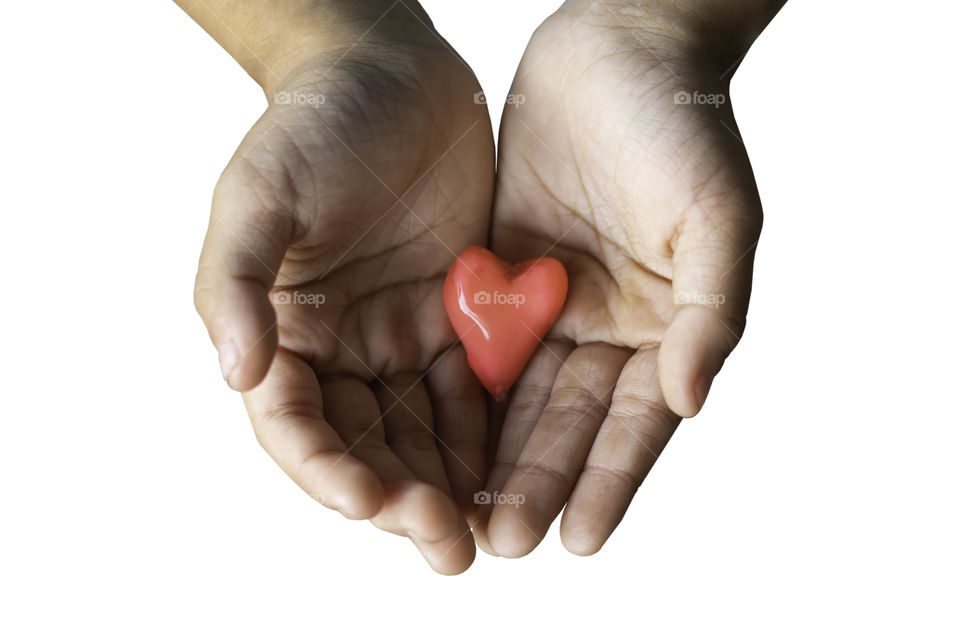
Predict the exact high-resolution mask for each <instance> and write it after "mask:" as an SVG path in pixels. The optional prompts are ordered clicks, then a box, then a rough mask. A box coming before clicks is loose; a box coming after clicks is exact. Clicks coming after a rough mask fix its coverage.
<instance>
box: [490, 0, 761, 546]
mask: <svg viewBox="0 0 960 640" xmlns="http://www.w3.org/2000/svg"><path fill="white" fill-rule="evenodd" d="M653 4H654V3H647V4H645V5H642V6H650V5H653ZM667 4H669V3H667ZM636 5H637V3H616V2H600V3H588V2H577V1H571V2H568V3H567V4H566V5H565V6H564V8H563V9H561V10H560V11H559V12H558V13H556V14H555V15H554V16H552V17H551V18H549V19H548V20H547V21H546V22H545V23H544V24H543V25H542V26H541V27H540V28H539V29H538V31H537V32H536V34H535V35H534V37H533V38H532V40H531V42H530V44H529V46H528V48H527V50H526V53H525V54H524V57H523V60H522V62H521V64H520V67H519V70H518V72H517V76H516V79H515V81H514V85H513V88H512V92H511V98H512V99H511V100H509V101H508V105H507V107H506V108H505V111H504V116H503V124H502V128H501V136H500V145H501V146H500V162H499V165H498V178H497V190H496V197H495V202H494V214H493V215H494V220H493V232H492V247H493V250H494V251H495V252H496V253H497V254H499V255H501V256H502V257H504V258H505V259H508V260H510V261H517V260H522V259H527V258H532V257H536V256H539V255H550V256H553V257H555V258H557V259H559V260H561V261H562V262H563V263H564V264H565V266H566V268H567V270H568V274H569V278H570V290H569V295H568V299H567V303H566V306H565V307H564V311H563V313H562V314H561V316H560V318H559V320H558V322H557V324H556V326H555V327H554V329H553V330H552V331H551V332H550V333H549V334H548V336H547V338H546V339H545V340H544V341H543V345H542V346H541V348H540V349H539V351H538V352H537V353H536V354H535V356H534V358H533V359H532V361H531V362H530V364H529V365H528V367H527V369H526V370H525V372H524V374H523V375H522V377H521V378H520V380H519V381H518V383H517V384H516V385H515V387H514V390H513V393H512V396H511V398H510V400H509V405H508V408H507V411H506V416H505V419H504V421H503V424H502V433H501V435H500V442H499V448H498V450H497V453H496V461H495V463H494V466H493V468H492V470H491V474H490V478H489V480H488V484H487V491H489V492H490V493H491V494H494V492H499V495H498V496H497V499H496V500H495V502H499V504H493V505H491V506H487V507H484V508H482V509H481V510H480V513H479V522H478V523H477V526H476V528H475V530H474V533H475V536H476V538H477V542H478V544H480V545H481V546H482V547H483V548H485V549H486V550H488V551H489V552H491V553H495V554H499V555H504V556H511V557H515V556H520V555H524V554H526V553H528V552H529V551H531V550H532V549H533V548H534V547H535V546H536V545H537V544H538V543H539V541H540V540H541V539H542V538H543V536H544V535H545V533H546V531H547V530H548V528H549V526H550V524H551V523H552V521H553V520H554V519H555V518H556V517H557V515H558V514H559V513H560V511H561V509H563V508H564V505H566V508H565V511H564V515H563V519H562V522H561V525H560V535H561V537H562V540H563V543H564V545H565V546H566V547H567V548H568V549H569V550H570V551H572V552H574V553H577V554H590V553H594V552H596V551H597V550H598V549H599V548H600V547H601V546H602V545H603V544H604V542H605V541H606V540H607V538H608V537H609V535H610V534H611V533H612V531H613V530H614V528H615V527H616V526H617V524H618V523H619V522H620V520H621V518H622V517H623V514H624V513H625V511H626V509H627V507H628V505H629V503H630V501H631V499H632V497H633V495H634V493H635V492H636V490H637V488H638V486H639V485H640V483H641V482H642V481H643V479H644V477H645V476H646V474H647V473H648V471H649V470H650V468H651V466H652V465H653V464H654V462H655V461H656V459H657V457H658V456H659V455H660V453H661V451H662V450H663V448H664V446H665V445H666V443H667V441H668V439H669V438H670V437H671V435H672V433H673V432H674V430H675V428H676V427H677V425H678V423H679V422H680V419H681V418H680V416H692V415H694V414H696V413H697V412H698V411H699V409H700V408H701V406H702V405H703V403H704V399H705V398H706V395H707V392H708V390H709V388H710V384H711V381H712V380H713V377H714V375H715V374H716V373H717V371H718V370H719V369H720V366H721V365H722V364H723V361H724V359H725V358H726V357H727V355H728V354H729V353H730V352H731V350H732V349H733V348H734V346H735V345H736V344H737V342H738V340H739V339H740V336H741V334H742V332H743V328H744V322H745V314H746V309H747V302H748V297H749V293H750V282H751V271H752V263H753V252H754V248H755V246H756V242H757V238H758V234H759V231H760V225H761V208H760V203H759V198H758V195H757V190H756V186H755V183H754V178H753V175H752V171H751V169H750V165H749V162H748V160H747V155H746V153H745V150H744V146H743V144H742V142H741V140H740V138H739V134H738V130H737V127H736V124H735V123H734V119H733V113H732V111H731V108H730V103H729V99H728V98H727V95H728V93H727V87H728V79H729V74H730V72H732V68H731V66H732V65H735V64H736V62H737V58H736V57H733V58H732V59H731V58H730V57H728V56H723V55H715V56H713V55H709V52H704V51H702V50H700V49H698V45H699V42H697V40H696V37H695V36H692V35H691V36H688V33H690V32H689V31H688V30H687V28H686V25H681V24H679V23H674V22H672V21H671V20H670V19H669V17H668V16H664V15H656V16H653V15H641V14H640V12H641V9H639V8H637V6H636ZM744 50H745V49H744ZM495 495H496V494H495Z"/></svg>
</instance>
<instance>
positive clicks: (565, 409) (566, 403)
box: [548, 385, 608, 423]
mask: <svg viewBox="0 0 960 640" xmlns="http://www.w3.org/2000/svg"><path fill="white" fill-rule="evenodd" d="M550 406H551V408H549V409H548V411H550V412H552V413H560V414H562V415H564V416H571V415H572V416H573V417H574V418H575V420H576V423H580V422H582V421H584V420H587V421H588V422H599V421H600V420H602V419H603V417H604V416H605V415H607V410H608V407H607V404H606V403H605V402H604V401H603V398H600V397H598V396H597V395H596V394H594V393H593V392H592V391H591V390H590V389H587V388H585V387H581V386H577V385H565V386H560V387H557V388H556V389H554V391H553V394H552V396H551V398H550Z"/></svg>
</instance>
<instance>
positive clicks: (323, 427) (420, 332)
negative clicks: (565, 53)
mask: <svg viewBox="0 0 960 640" xmlns="http://www.w3.org/2000/svg"><path fill="white" fill-rule="evenodd" d="M396 11H398V12H406V11H407V9H406V8H405V7H404V8H397V9H396ZM388 23H390V20H389V19H386V20H381V21H380V22H378V23H377V24H376V26H375V28H372V29H370V30H369V31H368V32H366V33H364V34H363V35H360V36H359V37H358V39H357V40H356V42H354V43H353V44H351V45H350V46H349V47H344V48H341V49H338V50H335V51H330V52H324V53H322V54H319V55H317V56H315V57H313V58H312V59H310V60H309V61H307V62H305V63H304V64H302V65H301V66H300V67H299V68H298V69H297V70H296V71H294V72H293V73H292V74H290V75H289V76H288V77H287V78H286V79H284V80H282V81H279V82H277V84H276V85H275V86H273V87H271V88H270V91H269V93H270V95H268V98H269V99H270V100H271V104H270V106H269V108H268V109H267V110H266V112H265V113H264V115H263V117H262V118H261V119H260V120H259V121H258V122H257V123H256V124H255V125H254V127H253V128H252V129H251V131H250V132H249V134H248V135H247V136H246V138H245V139H244V140H243V142H242V144H241V145H240V148H239V149H238V150H237V152H236V154H235V156H234V157H233V159H232V160H231V161H230V163H229V165H228V166H227V168H226V170H225V171H224V173H223V176H222V178H221V179H220V181H219V183H218V185H217V188H216V191H215V194H214V201H213V209H212V215H211V220H210V227H209V231H208V234H207V238H206V241H205V243H204V247H203V252H202V256H201V260H200V267H199V272H198V275H197V283H196V304H197V308H198V310H199V312H200V314H201V316H202V317H203V319H204V322H205V323H206V325H207V328H208V330H209V332H210V335H211V338H212V340H213V342H214V344H215V345H216V347H217V349H218V351H219V354H220V361H221V365H222V369H223V374H224V377H225V378H226V380H227V381H228V383H229V384H230V386H232V387H233V388H235V389H237V390H240V391H244V392H245V393H244V401H245V404H246V406H247V409H248V412H249V414H250V418H251V421H252V422H253V425H254V429H255V431H256V435H257V437H258V439H259V441H260V442H261V443H262V445H263V447H264V448H265V449H266V450H267V452H268V453H269V454H270V455H271V456H272V457H273V458H274V459H275V460H276V462H277V463H278V464H279V466H280V467H281V468H282V469H283V470H284V471H285V472H286V473H287V474H289V476H290V477H291V478H292V479H293V480H294V481H295V482H296V483H297V484H298V485H300V486H301V487H302V488H303V489H304V491H306V492H307V493H309V494H310V495H312V496H314V497H315V498H316V499H317V500H319V501H320V502H321V503H323V504H324V505H326V506H328V507H331V508H333V509H336V510H338V511H340V512H341V513H343V514H344V515H345V516H347V517H348V518H357V519H361V518H370V519H372V521H373V523H374V524H376V525H377V526H378V527H380V528H382V529H385V530H387V531H391V532H394V533H397V534H400V535H405V536H409V537H410V539H411V540H413V542H414V543H415V544H416V545H417V547H418V548H419V549H420V551H421V552H422V553H423V555H424V556H425V557H426V559H427V561H428V562H429V563H430V564H431V566H432V567H433V568H434V569H436V570H437V571H439V572H442V573H458V572H460V571H463V570H464V569H466V568H467V567H468V566H469V565H470V563H471V562H472V560H473V556H474V553H475V546H474V543H473V539H472V536H471V535H470V531H469V528H468V526H467V524H466V522H465V519H464V516H463V514H462V512H461V510H460V509H459V508H458V507H457V504H456V502H457V500H459V501H460V502H461V503H465V502H472V495H473V492H474V491H475V490H477V489H478V488H480V487H481V486H482V481H483V476H484V469H485V457H484V446H485V440H484V437H485V432H486V418H485V401H484V396H483V392H482V389H481V387H480V386H479V384H478V383H477V382H476V380H475V379H474V377H473V375H472V374H471V372H470V371H469V369H468V368H467V365H466V361H465V357H464V354H463V351H462V348H460V347H459V346H457V344H456V336H455V335H454V334H453V331H452V329H451V327H450V325H449V322H448V321H447V319H446V316H445V314H444V310H443V302H442V296H441V290H442V284H443V278H444V275H445V272H446V269H447V268H448V267H449V265H450V264H451V262H452V261H453V259H454V257H455V256H456V255H457V254H458V253H459V252H460V251H462V250H463V249H464V248H466V247H467V246H469V245H474V244H480V245H483V244H486V240H487V231H488V222H489V211H490V206H491V204H490V203H491V198H492V191H493V172H494V157H493V141H492V135H491V131H490V123H489V118H488V115H487V111H486V107H485V106H484V105H481V104H478V102H480V101H478V100H475V97H474V96H475V94H477V92H479V90H480V89H479V87H478V85H477V82H476V79H475V78H474V75H473V73H472V72H471V71H470V70H469V68H467V67H466V65H465V64H464V63H463V61H462V60H461V59H460V58H459V57H458V56H457V55H456V54H455V53H453V52H452V50H450V49H449V47H448V45H447V44H446V43H445V42H443V41H442V40H441V39H440V37H439V36H438V35H437V34H436V33H435V32H433V30H432V27H430V26H429V25H428V23H427V20H426V19H425V18H424V17H422V16H416V15H411V16H407V18H406V21H405V23H404V25H403V27H402V28H403V30H404V34H403V37H393V36H392V35H391V33H390V28H391V27H390V26H388Z"/></svg>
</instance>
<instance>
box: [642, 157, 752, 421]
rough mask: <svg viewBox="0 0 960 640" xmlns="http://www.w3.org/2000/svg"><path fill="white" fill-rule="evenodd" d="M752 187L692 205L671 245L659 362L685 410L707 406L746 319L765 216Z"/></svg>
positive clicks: (678, 408)
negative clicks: (669, 293) (669, 297)
mask: <svg viewBox="0 0 960 640" xmlns="http://www.w3.org/2000/svg"><path fill="white" fill-rule="evenodd" d="M743 161H744V162H746V159H745V158H744V159H743ZM747 171H748V172H749V167H748V168H747ZM743 191H744V192H746V191H748V189H746V188H744V190H743ZM749 191H750V195H747V196H744V197H743V199H742V200H741V199H736V200H735V199H734V198H735V196H732V195H730V194H729V193H728V194H725V195H724V196H723V200H722V201H718V203H713V202H710V201H709V200H707V201H701V202H700V203H698V204H697V205H696V206H694V207H692V208H691V210H690V211H689V212H688V213H687V214H686V216H685V218H684V220H683V225H682V229H681V231H680V233H679V234H678V236H677V240H676V244H675V246H674V256H673V263H674V278H673V296H674V310H675V311H674V316H673V319H672V320H671V322H670V325H669V326H668V327H667V330H666V332H665V333H664V336H663V341H662V343H661V348H660V362H659V369H660V383H661V386H662V387H663V393H664V397H665V399H666V402H667V405H668V406H669V407H670V409H672V410H673V411H674V412H675V413H677V414H679V415H681V416H683V417H691V416H694V415H696V414H697V412H698V411H700V409H701V408H702V407H703V403H704V401H705V400H706V397H707V393H708V392H709V391H710V385H711V384H712V382H713V378H714V376H716V374H717V372H718V371H719V370H720V367H721V366H722V365H723V362H724V360H725V359H726V357H727V356H728V355H730V352H731V351H732V350H733V348H734V347H735V346H736V345H737V343H738V342H739V340H740V337H741V336H742V335H743V329H744V327H745V326H746V316H747V305H748V303H749V300H750V286H751V280H752V277H753V258H754V253H755V250H756V246H757V240H758V239H759V236H760V226H761V220H762V215H761V211H760V203H759V198H758V197H757V196H756V191H755V188H752V189H750V190H749Z"/></svg>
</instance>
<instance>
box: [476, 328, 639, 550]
mask: <svg viewBox="0 0 960 640" xmlns="http://www.w3.org/2000/svg"><path fill="white" fill-rule="evenodd" d="M629 355H630V354H629V351H628V350H627V349H623V348H620V347H613V346H610V345H602V344H591V345H585V346H581V347H577V348H576V349H575V350H574V351H573V353H571V354H570V357H569V358H567V360H566V362H565V363H564V366H563V367H562V368H561V369H560V371H559V373H558V374H557V378H556V381H555V382H554V385H553V388H552V390H551V392H550V399H549V400H548V402H547V406H546V408H545V409H544V411H543V414H542V415H541V416H540V419H539V420H538V421H537V424H536V426H534V428H533V431H532V432H531V434H530V437H529V439H528V440H527V442H526V444H525V445H524V447H523V451H522V452H521V453H520V456H519V458H517V462H516V465H515V466H514V469H513V471H512V472H511V474H510V477H509V478H508V479H507V482H506V483H505V484H504V487H503V491H502V492H501V496H500V497H499V498H500V499H499V501H498V500H497V499H496V498H494V499H493V501H494V502H497V504H494V507H493V513H492V514H491V516H490V522H489V524H488V528H487V535H488V538H489V542H490V545H491V546H492V547H493V550H494V551H495V552H496V553H497V555H501V556H507V557H511V558H516V557H520V556H523V555H526V554H527V553H530V552H531V551H532V550H533V549H534V548H535V547H536V546H537V544H539V543H540V541H541V540H542V539H543V537H544V535H546V533H547V529H549V528H550V523H552V522H553V520H554V519H555V518H556V517H557V514H559V513H560V510H561V509H562V508H563V505H564V503H565V502H566V501H567V496H569V495H570V491H571V490H572V489H573V485H574V482H575V481H576V478H577V476H578V475H579V474H580V470H581V469H582V468H583V463H584V460H586V458H587V454H588V452H589V451H590V445H591V444H592V443H593V440H594V437H595V436H596V434H597V430H598V429H599V428H600V423H601V422H602V421H603V418H604V416H606V413H607V408H608V407H609V405H610V398H611V396H612V394H613V387H614V385H615V384H616V381H617V376H618V375H619V373H620V370H621V369H622V368H623V365H624V363H625V362H626V361H627V358H628V357H629Z"/></svg>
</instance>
